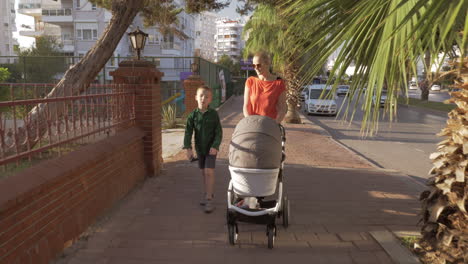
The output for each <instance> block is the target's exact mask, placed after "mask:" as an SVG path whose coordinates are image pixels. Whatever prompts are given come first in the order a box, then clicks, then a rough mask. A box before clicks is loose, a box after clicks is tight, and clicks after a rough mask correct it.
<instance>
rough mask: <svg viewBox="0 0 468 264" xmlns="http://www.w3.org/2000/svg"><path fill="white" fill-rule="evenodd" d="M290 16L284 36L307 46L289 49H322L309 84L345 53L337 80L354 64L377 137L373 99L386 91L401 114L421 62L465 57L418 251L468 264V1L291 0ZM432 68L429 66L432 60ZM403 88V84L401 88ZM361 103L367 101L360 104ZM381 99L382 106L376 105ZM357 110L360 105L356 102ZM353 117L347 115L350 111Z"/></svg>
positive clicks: (367, 127)
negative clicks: (401, 101) (402, 97)
mask: <svg viewBox="0 0 468 264" xmlns="http://www.w3.org/2000/svg"><path fill="white" fill-rule="evenodd" d="M285 1H286V3H287V4H288V6H287V7H286V8H285V10H284V15H286V16H290V17H293V19H292V21H291V24H290V26H289V28H288V32H287V34H286V37H288V36H295V35H296V34H302V35H303V36H304V37H305V39H308V40H309V43H306V42H305V41H304V42H298V43H295V45H294V46H292V47H291V49H293V50H294V49H296V50H301V49H304V47H306V49H313V48H317V49H319V50H320V51H321V52H319V53H315V54H312V56H311V57H310V59H309V63H314V64H315V65H316V66H315V67H313V68H312V69H311V71H310V72H308V73H307V74H306V75H305V76H304V78H312V77H313V75H315V74H316V73H317V72H318V71H319V68H320V65H321V64H322V63H323V62H325V61H326V59H327V58H328V57H329V55H330V54H331V53H332V52H334V51H335V50H337V49H338V48H341V52H340V53H339V55H338V58H337V59H336V63H335V66H334V68H333V69H332V71H331V75H332V76H335V77H336V80H340V79H341V77H342V76H343V75H344V69H346V68H347V67H348V66H349V65H350V64H351V63H355V65H356V70H355V75H354V76H359V78H353V80H352V85H351V90H350V92H351V96H350V98H353V97H354V95H358V97H357V98H358V99H359V98H361V95H362V94H363V90H364V89H363V88H364V87H367V90H366V92H365V94H364V99H363V100H364V104H363V110H364V119H363V123H362V129H363V131H366V132H373V131H374V130H375V129H376V123H377V121H378V119H379V107H374V106H373V104H372V97H373V96H376V97H377V98H380V95H381V93H382V90H383V89H384V88H386V89H387V90H388V93H387V94H388V100H387V103H386V105H385V109H384V110H385V113H389V114H390V116H393V115H394V114H396V107H397V104H396V97H398V96H399V94H400V93H401V92H403V93H405V92H406V87H405V86H406V85H407V84H408V77H407V76H408V72H412V75H413V76H416V63H417V61H418V59H420V58H424V59H427V60H428V61H429V58H431V59H430V61H433V59H432V58H437V57H438V55H439V53H440V52H443V53H446V54H448V53H450V52H452V51H453V50H458V51H459V55H460V56H459V57H458V58H454V60H453V64H454V68H455V70H454V71H453V72H454V73H455V74H456V75H457V80H459V81H458V84H457V86H458V87H459V88H460V89H461V91H460V92H454V93H452V94H451V95H452V99H451V101H452V102H454V103H456V104H457V106H458V108H456V109H455V110H453V111H452V112H450V113H449V119H448V121H447V124H448V125H447V127H446V128H444V129H443V130H442V132H441V133H440V135H441V136H446V137H447V138H446V139H445V140H444V141H442V142H441V143H439V146H438V151H437V152H436V153H433V154H432V155H431V159H432V161H433V163H434V168H433V169H432V170H431V175H432V177H431V178H430V180H429V181H428V185H429V188H430V189H429V190H427V191H425V192H423V193H422V194H421V197H420V199H421V201H422V222H423V227H422V235H423V238H422V240H421V243H420V245H421V246H422V247H423V249H424V251H425V258H426V259H427V261H428V263H434V264H439V263H446V262H447V261H449V262H451V263H468V255H467V254H466V253H467V252H468V213H467V207H468V188H467V182H468V174H467V165H468V148H467V146H468V145H467V144H468V143H467V140H468V132H467V131H468V130H467V128H466V125H467V124H468V117H467V115H466V113H468V104H467V101H468V85H467V84H468V63H467V61H468V57H467V54H466V52H467V50H468V48H467V44H468V42H467V39H468V17H467V16H466V14H467V11H468V5H467V2H466V1H464V0H454V1H428V0H350V1H341V0H294V1H293V0H285ZM311 17H321V21H320V23H319V24H318V25H317V26H315V27H305V26H304V25H308V23H309V21H310V18H311ZM426 65H430V63H427V62H426ZM402 83H403V84H405V86H403V87H402V86H401V84H402ZM361 101H362V100H361ZM377 101H378V100H377ZM351 105H352V106H351V107H353V108H354V110H353V113H354V111H355V110H356V107H357V105H358V102H351ZM346 112H348V109H346Z"/></svg>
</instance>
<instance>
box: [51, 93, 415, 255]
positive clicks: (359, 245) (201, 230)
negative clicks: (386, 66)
mask: <svg viewBox="0 0 468 264" xmlns="http://www.w3.org/2000/svg"><path fill="white" fill-rule="evenodd" d="M241 105H242V98H240V97H238V98H233V99H232V100H230V101H229V102H228V103H227V104H226V105H225V106H224V107H223V108H222V109H221V110H220V116H221V118H222V123H223V132H224V139H223V143H222V146H221V150H220V154H219V159H218V163H217V168H216V177H217V181H216V194H215V198H216V201H215V205H216V210H215V211H214V212H213V213H212V214H209V215H207V214H205V213H204V212H203V211H202V210H201V208H200V206H199V205H198V202H199V200H200V198H201V191H200V190H201V186H202V184H201V177H200V175H199V170H198V168H197V167H196V164H194V163H189V162H187V161H185V160H184V153H182V152H180V153H179V154H177V155H175V156H173V157H172V158H170V159H168V160H166V163H165V174H164V175H162V176H161V177H158V178H151V179H148V180H147V181H146V182H145V183H144V184H143V186H141V187H140V188H138V189H137V190H135V191H134V192H133V193H132V194H130V195H129V196H128V197H127V198H126V199H125V200H124V201H123V202H121V203H120V204H119V205H118V206H116V207H115V208H114V209H113V210H112V212H110V213H109V215H108V217H107V218H106V219H104V220H103V221H101V223H99V224H97V225H95V226H94V227H93V232H91V233H92V234H90V235H89V237H88V238H87V241H85V240H83V241H81V242H79V243H77V244H76V245H75V246H74V247H72V248H71V249H69V250H68V251H67V252H66V255H67V256H65V257H64V258H62V259H60V260H59V261H57V263H68V264H78V263H93V264H94V263H96V264H98V263H99V264H143V263H152V264H157V263H204V264H206V263H223V264H228V263H236V264H239V263H242V264H247V263H327V264H335V263H354V264H360V263H372V264H376V263H393V262H392V261H391V258H390V256H389V255H387V253H386V252H385V251H384V250H383V248H382V247H381V246H380V245H379V244H378V243H377V242H376V241H375V240H374V239H373V237H372V236H371V235H370V234H369V231H380V230H385V231H416V230H418V227H416V223H417V221H418V216H417V213H418V212H419V202H418V201H417V199H416V198H417V196H418V195H419V192H420V190H421V186H419V185H417V184H416V183H415V182H413V181H412V180H411V179H409V178H408V177H406V176H404V175H399V174H395V173H393V174H392V173H389V172H386V171H384V170H378V169H376V168H374V167H373V166H372V165H371V164H370V163H368V162H366V161H365V160H364V159H362V158H360V157H358V156H357V155H356V154H354V153H352V152H350V151H348V150H347V149H345V148H343V147H342V146H340V145H339V144H337V143H336V142H334V141H333V140H332V139H331V138H329V137H328V136H326V135H325V134H324V133H322V132H323V130H322V129H321V128H320V127H317V126H315V125H313V124H311V123H309V122H306V124H302V125H286V131H287V144H286V153H287V160H286V166H285V192H286V193H287V194H288V197H289V199H290V200H291V225H290V227H289V228H288V229H287V230H285V229H283V228H282V227H281V226H280V225H279V230H278V236H277V239H276V241H275V248H274V249H273V250H269V249H267V248H266V242H267V237H266V235H265V227H264V226H259V225H248V224H240V226H239V232H240V234H239V239H240V243H239V245H236V246H230V245H229V244H228V242H227V228H226V217H225V214H226V188H227V184H228V181H229V172H228V169H227V165H228V160H227V153H228V143H229V141H230V138H231V133H232V131H233V128H234V127H235V124H236V123H237V122H238V121H239V120H240V119H241V116H242V115H241Z"/></svg>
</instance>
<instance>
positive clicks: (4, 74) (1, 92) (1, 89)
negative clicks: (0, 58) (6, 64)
mask: <svg viewBox="0 0 468 264" xmlns="http://www.w3.org/2000/svg"><path fill="white" fill-rule="evenodd" d="M8 78H10V72H9V71H8V69H7V68H2V67H0V83H2V82H4V81H6V80H8ZM7 97H8V87H5V86H2V85H1V84H0V101H6V100H7Z"/></svg>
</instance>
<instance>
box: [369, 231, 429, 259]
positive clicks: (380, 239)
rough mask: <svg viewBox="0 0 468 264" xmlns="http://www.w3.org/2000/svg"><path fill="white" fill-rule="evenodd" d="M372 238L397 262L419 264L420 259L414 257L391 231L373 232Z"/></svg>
mask: <svg viewBox="0 0 468 264" xmlns="http://www.w3.org/2000/svg"><path fill="white" fill-rule="evenodd" d="M369 233H370V234H371V236H372V237H373V238H374V239H375V240H376V241H377V243H379V245H380V246H381V247H382V248H383V249H384V250H385V252H387V254H388V255H389V256H390V257H391V258H392V260H394V261H395V263H401V264H419V263H421V262H419V259H418V258H417V257H416V256H414V255H413V254H412V253H411V252H410V251H409V250H408V249H407V248H405V247H404V246H403V245H401V243H400V242H399V241H398V239H397V238H396V237H395V235H394V234H393V233H392V232H389V231H371V232H369Z"/></svg>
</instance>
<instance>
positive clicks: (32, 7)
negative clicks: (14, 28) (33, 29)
mask: <svg viewBox="0 0 468 264" xmlns="http://www.w3.org/2000/svg"><path fill="white" fill-rule="evenodd" d="M18 13H20V14H23V15H27V16H40V15H41V0H20V1H19V3H18Z"/></svg>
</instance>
